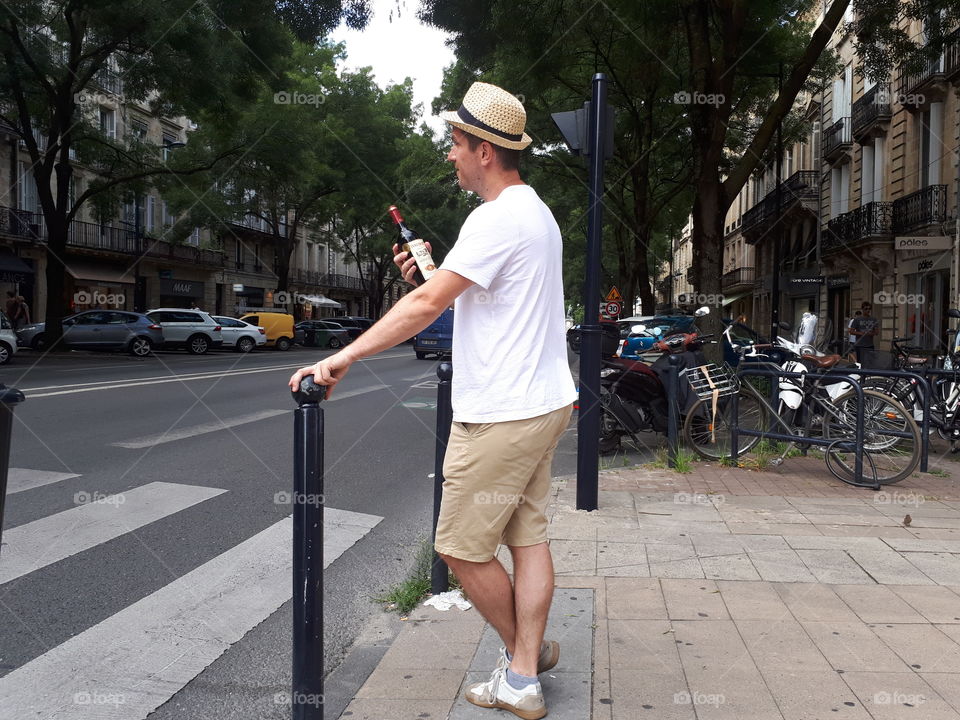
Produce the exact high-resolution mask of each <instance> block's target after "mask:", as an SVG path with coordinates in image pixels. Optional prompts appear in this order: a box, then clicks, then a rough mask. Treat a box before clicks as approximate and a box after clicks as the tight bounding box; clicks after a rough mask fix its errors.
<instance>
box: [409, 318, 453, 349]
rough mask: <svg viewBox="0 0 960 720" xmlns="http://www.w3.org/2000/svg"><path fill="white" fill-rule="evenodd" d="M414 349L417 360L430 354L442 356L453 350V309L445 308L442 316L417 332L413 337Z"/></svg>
mask: <svg viewBox="0 0 960 720" xmlns="http://www.w3.org/2000/svg"><path fill="white" fill-rule="evenodd" d="M413 351H414V352H415V353H416V355H417V360H424V359H426V357H427V355H430V354H436V356H437V357H438V358H442V357H443V356H444V355H449V354H450V353H451V352H452V351H453V310H451V309H449V308H448V309H447V310H444V311H443V314H442V315H441V316H440V317H438V318H437V319H436V320H434V321H433V322H432V323H431V324H430V325H429V326H428V327H427V328H426V329H425V330H423V332H421V333H418V334H417V336H416V337H415V338H414V339H413Z"/></svg>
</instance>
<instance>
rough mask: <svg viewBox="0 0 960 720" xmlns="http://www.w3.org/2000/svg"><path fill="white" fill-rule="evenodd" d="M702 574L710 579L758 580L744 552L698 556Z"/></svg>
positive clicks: (755, 571) (758, 577) (758, 576)
mask: <svg viewBox="0 0 960 720" xmlns="http://www.w3.org/2000/svg"><path fill="white" fill-rule="evenodd" d="M700 567H701V568H703V575H704V577H706V578H710V579H712V580H760V575H759V574H758V573H757V570H756V568H754V566H753V563H752V562H750V558H749V556H748V555H747V554H746V553H741V554H739V555H716V556H712V557H702V558H700Z"/></svg>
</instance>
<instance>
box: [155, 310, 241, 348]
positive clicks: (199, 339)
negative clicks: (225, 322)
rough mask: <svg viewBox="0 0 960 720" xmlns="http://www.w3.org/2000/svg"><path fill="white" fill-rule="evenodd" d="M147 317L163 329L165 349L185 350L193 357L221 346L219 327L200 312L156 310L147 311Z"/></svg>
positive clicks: (221, 334)
mask: <svg viewBox="0 0 960 720" xmlns="http://www.w3.org/2000/svg"><path fill="white" fill-rule="evenodd" d="M147 317H149V318H150V319H151V320H153V321H154V322H155V323H157V324H158V325H159V326H160V327H162V328H163V344H164V347H166V348H186V349H187V352H189V353H192V354H193V355H203V354H204V353H206V352H207V351H208V350H209V349H210V348H217V347H220V346H221V345H223V333H222V329H221V327H220V325H219V324H218V323H217V322H216V320H214V319H213V318H212V317H210V316H209V315H208V314H207V313H205V312H203V311H202V310H184V309H183V308H156V309H155V310H148V311H147Z"/></svg>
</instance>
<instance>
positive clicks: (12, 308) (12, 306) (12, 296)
mask: <svg viewBox="0 0 960 720" xmlns="http://www.w3.org/2000/svg"><path fill="white" fill-rule="evenodd" d="M16 311H17V295H16V293H14V292H11V291H10V290H7V303H6V305H5V306H4V312H6V315H7V317H8V318H9V319H10V322H11V323H12V322H13V316H14V315H15V314H16Z"/></svg>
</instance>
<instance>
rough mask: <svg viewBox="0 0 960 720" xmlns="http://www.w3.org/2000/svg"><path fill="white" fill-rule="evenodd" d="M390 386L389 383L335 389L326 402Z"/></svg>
mask: <svg viewBox="0 0 960 720" xmlns="http://www.w3.org/2000/svg"><path fill="white" fill-rule="evenodd" d="M388 387H390V386H389V385H371V386H370V387H365V388H357V389H356V390H336V389H334V391H333V392H334V395H333V397H332V398H330V399H329V400H325V401H324V402H336V401H337V400H346V399H347V398H350V397H356V396H357V395H366V394H367V393H369V392H373V391H374V390H383V389H385V388H388Z"/></svg>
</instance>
